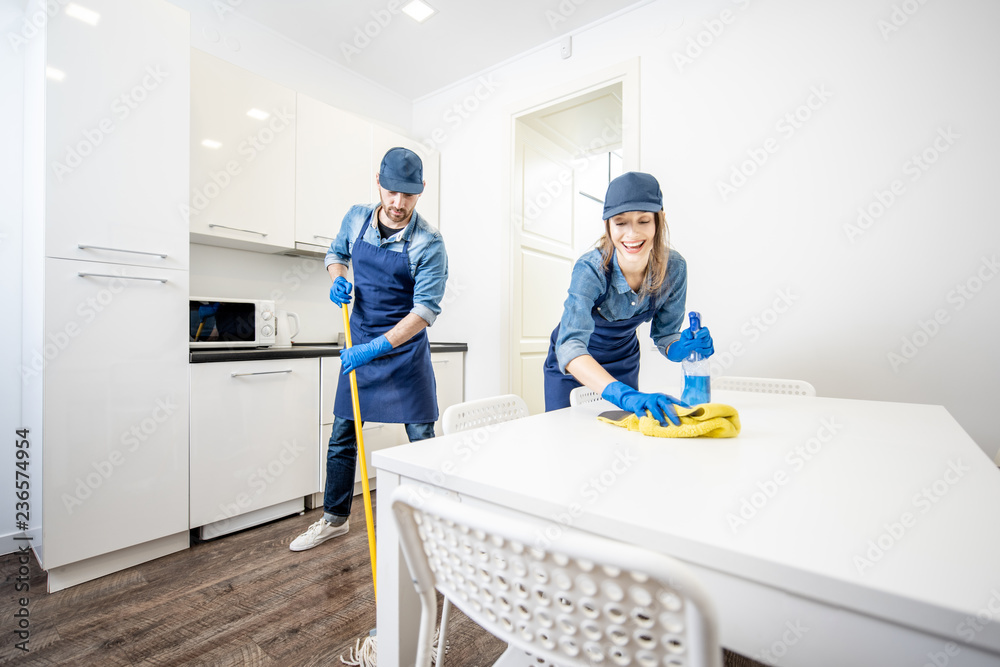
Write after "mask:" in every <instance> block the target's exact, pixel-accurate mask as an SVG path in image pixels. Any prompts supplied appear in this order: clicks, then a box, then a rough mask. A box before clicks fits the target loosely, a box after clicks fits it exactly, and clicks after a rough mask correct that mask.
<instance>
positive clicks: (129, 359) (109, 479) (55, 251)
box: [21, 0, 190, 591]
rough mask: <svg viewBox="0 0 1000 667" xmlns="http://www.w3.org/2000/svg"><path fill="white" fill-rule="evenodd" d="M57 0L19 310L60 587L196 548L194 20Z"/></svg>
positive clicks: (30, 157)
mask: <svg viewBox="0 0 1000 667" xmlns="http://www.w3.org/2000/svg"><path fill="white" fill-rule="evenodd" d="M56 4H58V7H56V10H55V11H53V12H50V14H51V18H50V20H49V21H48V22H47V23H46V24H45V25H44V26H43V27H41V28H39V31H40V32H41V33H44V34H41V35H39V36H36V37H35V38H33V39H31V40H29V41H28V42H27V43H26V45H25V63H26V67H25V95H24V97H25V156H26V163H25V172H24V183H25V207H24V209H25V210H24V225H23V234H24V243H23V247H24V256H23V271H24V275H23V284H24V286H25V288H24V307H23V309H22V318H21V327H22V348H23V359H24V362H23V364H22V368H21V376H22V393H21V395H22V415H23V417H24V421H25V426H27V427H28V428H29V429H30V431H31V447H32V451H33V452H34V454H35V457H34V458H33V459H32V466H33V467H32V470H31V475H32V477H31V482H32V491H33V492H34V494H33V496H32V497H33V499H34V502H33V503H32V508H31V518H30V525H29V530H28V531H27V533H28V537H29V539H31V540H32V541H31V544H32V546H33V547H34V549H35V552H36V555H37V556H38V560H39V562H40V564H41V566H42V567H43V568H44V569H45V570H47V572H48V576H47V585H48V589H49V591H55V590H59V589H62V588H66V587H68V586H72V585H75V584H78V583H81V582H83V581H88V580H90V579H95V578H97V577H100V576H103V575H105V574H109V573H111V572H115V571H118V570H121V569H124V568H126V567H130V566H132V565H135V564H138V563H141V562H144V561H147V560H152V559H154V558H157V557H160V556H163V555H166V554H168V553H172V552H174V551H179V550H181V549H185V548H187V547H188V546H189V533H188V528H187V525H186V523H187V522H186V514H187V486H188V454H187V431H188V383H187V354H188V349H187V298H188V291H189V282H188V275H189V274H188V257H189V251H188V238H187V236H188V234H187V227H186V223H185V222H184V221H183V218H182V217H181V212H180V210H179V204H180V203H182V202H186V201H187V190H188V169H189V166H190V156H189V153H188V142H187V136H188V125H189V115H188V106H189V95H190V86H189V58H190V22H189V16H188V13H187V12H185V11H183V10H181V9H179V8H177V7H176V6H174V5H172V4H170V3H169V2H166V1H164V0H134V1H130V2H128V3H121V2H117V1H115V0H90V1H88V2H87V5H86V8H85V9H84V8H80V7H77V6H75V5H72V4H70V5H68V6H67V5H65V4H64V3H56ZM49 5H52V6H53V7H54V6H55V5H53V3H48V4H45V3H42V2H37V3H34V4H32V5H30V6H29V8H28V10H27V14H28V15H29V16H30V15H38V14H39V13H42V12H45V11H48V10H51V9H52V7H50V6H49ZM69 8H75V16H77V17H81V18H80V19H78V18H74V16H71V15H70V12H69ZM84 19H85V20H84ZM43 160H44V162H43Z"/></svg>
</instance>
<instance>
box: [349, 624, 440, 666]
mask: <svg viewBox="0 0 1000 667" xmlns="http://www.w3.org/2000/svg"><path fill="white" fill-rule="evenodd" d="M373 632H374V631H373ZM377 640H378V637H376V636H375V635H374V634H371V635H368V636H367V637H365V640H364V641H363V642H362V641H361V640H360V639H359V640H358V641H356V642H355V643H354V648H352V649H351V651H350V653H348V654H347V658H346V659H345V658H344V656H340V661H341V662H342V663H344V664H345V665H350V666H351V667H378V641H377ZM440 640H441V628H438V629H437V630H435V631H434V646H433V647H432V649H431V662H432V663H434V664H437V654H438V650H439V649H438V644H439V642H440ZM444 654H445V655H448V640H447V639H445V643H444Z"/></svg>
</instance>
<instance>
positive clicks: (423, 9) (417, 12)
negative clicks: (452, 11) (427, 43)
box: [403, 0, 437, 23]
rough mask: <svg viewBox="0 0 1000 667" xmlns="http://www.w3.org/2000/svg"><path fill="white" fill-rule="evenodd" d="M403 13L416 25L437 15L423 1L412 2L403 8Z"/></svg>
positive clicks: (413, 0) (434, 10)
mask: <svg viewBox="0 0 1000 667" xmlns="http://www.w3.org/2000/svg"><path fill="white" fill-rule="evenodd" d="M403 12H405V13H406V15H407V16H409V17H410V18H412V19H413V20H414V21H416V22H417V23H423V22H424V21H426V20H427V19H429V18H430V17H432V16H434V15H435V14H437V10H436V9H434V8H433V7H431V6H430V5H428V4H427V3H426V2H424V1H423V0H412V1H411V2H408V3H406V5H405V6H404V7H403Z"/></svg>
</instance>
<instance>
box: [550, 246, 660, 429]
mask: <svg viewBox="0 0 1000 667" xmlns="http://www.w3.org/2000/svg"><path fill="white" fill-rule="evenodd" d="M612 261H615V260H612ZM607 279H608V289H607V291H605V293H604V295H603V296H602V297H601V299H600V301H598V302H597V303H595V304H594V307H593V309H591V311H590V315H591V317H593V318H594V333H592V334H591V335H590V343H589V344H588V345H587V352H588V353H589V354H590V356H592V357H593V358H594V360H595V361H597V363H599V364H600V365H601V366H603V367H604V370H606V371H607V372H608V373H610V374H611V376H612V377H613V378H615V379H616V380H618V381H619V382H624V383H625V384H627V385H628V386H630V387H632V388H633V389H638V388H639V337H638V336H636V335H635V330H636V328H637V327H638V326H639V325H640V324H642V323H643V322H648V321H649V320H651V319H653V315H654V314H655V313H656V300H655V299H654V298H651V300H650V307H649V309H648V310H645V311H643V312H641V313H638V314H636V315H633V316H632V317H630V318H628V319H627V320H620V321H618V322H609V321H607V320H606V319H604V318H603V317H602V316H601V314H600V312H599V311H600V308H601V304H603V303H604V301H605V300H606V299H607V298H608V294H609V293H610V290H611V271H610V267H609V270H608V272H607ZM558 337H559V325H558V324H557V325H556V328H555V329H553V330H552V335H551V336H550V337H549V354H548V356H546V357H545V411H546V412H548V411H550V410H558V409H560V408H568V407H569V393H570V392H571V391H573V390H574V389H576V388H577V387H579V386H581V385H580V383H579V382H577V380H576V378H575V377H573V376H572V375H568V374H563V372H562V371H560V370H559V361H558V360H557V359H556V339H557V338H558Z"/></svg>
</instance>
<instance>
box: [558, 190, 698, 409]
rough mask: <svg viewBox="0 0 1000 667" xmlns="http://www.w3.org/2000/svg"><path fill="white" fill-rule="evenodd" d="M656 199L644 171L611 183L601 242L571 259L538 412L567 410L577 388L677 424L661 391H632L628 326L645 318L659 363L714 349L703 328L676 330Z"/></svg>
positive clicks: (680, 277)
mask: <svg viewBox="0 0 1000 667" xmlns="http://www.w3.org/2000/svg"><path fill="white" fill-rule="evenodd" d="M667 236H668V231H667V224H666V218H665V217H664V214H663V195H662V194H661V193H660V185H659V183H657V182H656V179H655V178H653V177H652V176H650V175H649V174H644V173H641V172H634V171H633V172H628V173H626V174H622V175H621V176H619V177H618V178H616V179H614V180H613V181H611V183H610V184H609V185H608V192H607V195H606V196H605V198H604V236H603V237H601V239H600V241H598V244H597V246H596V247H595V248H594V249H592V250H590V251H588V252H587V253H585V254H584V255H583V256H582V257H580V259H578V260H577V262H576V264H575V265H574V267H573V277H572V279H571V281H570V285H569V296H568V297H567V298H566V302H565V304H564V306H563V315H562V319H561V320H560V322H559V325H558V326H557V327H556V328H555V330H554V331H553V332H552V336H551V339H550V343H549V354H548V357H547V358H546V359H545V409H546V411H548V410H557V409H559V408H564V407H568V406H569V394H570V392H571V391H572V390H573V389H574V388H576V387H579V386H580V385H581V384H584V385H586V386H587V387H589V388H591V389H593V390H594V391H596V392H598V393H599V394H601V396H602V397H603V398H604V399H606V400H607V401H610V402H611V403H614V404H615V405H616V406H618V407H619V408H621V409H623V410H628V411H630V412H634V413H635V414H637V415H639V416H645V414H646V412H645V411H646V410H649V411H650V412H651V413H652V415H653V417H655V418H656V419H657V420H659V421H660V422H661V423H662V424H664V425H666V421H667V420H670V422H672V423H674V424H679V423H680V421H679V420H678V418H677V413H676V412H675V410H674V408H673V407H672V404H677V405H684V403H682V402H680V401H679V400H677V399H676V398H673V397H672V396H668V395H666V394H644V393H641V392H639V391H637V390H636V387H638V385H639V339H638V337H637V336H636V335H635V330H636V327H638V326H639V324H641V323H642V322H649V321H650V320H652V325H651V330H650V336H651V337H652V339H653V341H654V342H655V343H656V347H657V349H659V350H660V352H661V353H662V354H663V355H664V356H666V357H667V359H669V360H671V361H675V362H680V361H681V360H683V359H684V358H685V357H687V356H688V355H689V354H691V353H692V352H698V353H700V354H702V355H704V356H706V357H708V356H711V355H712V353H713V352H714V351H715V349H714V347H713V344H712V336H711V334H710V333H709V331H708V329H707V328H705V327H702V328H701V329H699V330H698V332H697V333H693V332H692V331H691V329H690V328H688V329H685V330H684V331H683V332H681V333H677V332H678V331H679V329H680V327H681V325H682V324H683V322H684V301H685V297H686V294H687V265H686V263H685V261H684V258H683V257H682V256H681V254H680V253H678V252H677V251H675V250H671V249H670V248H669V245H668V239H667Z"/></svg>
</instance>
